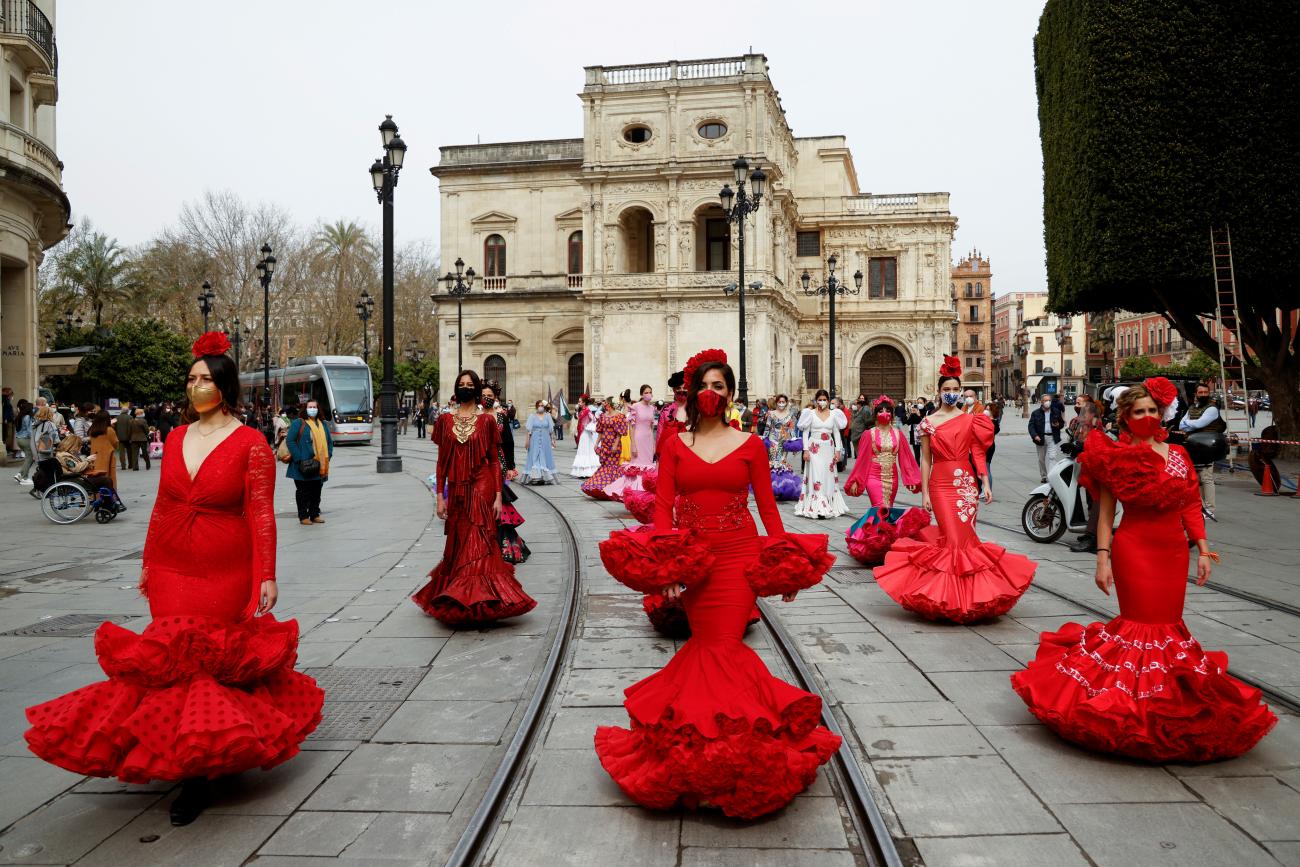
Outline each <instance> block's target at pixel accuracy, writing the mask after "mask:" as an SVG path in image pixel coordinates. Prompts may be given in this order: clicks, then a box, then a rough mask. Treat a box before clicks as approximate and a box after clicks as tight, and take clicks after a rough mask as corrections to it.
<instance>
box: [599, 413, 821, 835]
mask: <svg viewBox="0 0 1300 867" xmlns="http://www.w3.org/2000/svg"><path fill="white" fill-rule="evenodd" d="M751 485H752V486H753V490H754V497H755V500H756V501H757V503H758V510H759V514H760V516H761V517H762V519H763V526H764V528H765V529H766V530H767V532H768V535H769V536H777V535H783V534H784V528H783V527H782V524H781V516H780V514H779V513H778V512H777V510H776V500H775V499H774V498H773V497H772V477H771V474H770V472H769V470H768V462H767V451H766V449H764V448H763V445H762V443H761V441H760V440H759V439H758V437H755V436H751V437H749V438H748V439H747V440H746V441H745V444H744V445H742V446H741V447H739V448H738V449H736V450H735V451H733V452H732V453H731V454H729V455H727V456H726V457H724V458H723V459H722V460H720V461H718V462H717V463H713V464H711V463H708V462H706V461H704V460H703V459H702V458H700V457H699V456H698V455H696V454H695V453H694V452H693V451H691V450H690V449H689V448H687V447H686V445H685V443H683V442H682V440H681V438H680V437H678V438H676V439H672V440H664V441H662V442H661V444H660V452H659V482H658V488H657V491H656V497H657V499H656V509H655V526H656V527H672V526H673V504H674V501H676V503H677V521H678V525H679V526H680V527H683V528H690V529H694V530H695V531H697V532H699V533H700V534H701V535H702V537H703V539H704V541H705V542H706V544H707V547H708V550H709V552H710V553H711V554H712V555H713V557H714V558H715V561H714V565H713V568H712V570H711V571H710V572H709V574H708V576H707V577H706V578H704V579H702V580H701V581H699V582H697V583H694V584H692V585H691V587H690V589H688V590H686V591H685V592H684V593H683V599H684V601H685V606H686V612H687V615H688V617H689V618H690V626H691V638H690V640H689V641H687V642H686V643H685V644H684V645H682V647H681V649H680V650H678V651H677V654H676V655H675V656H674V657H673V658H672V659H671V660H670V661H669V663H668V664H667V665H666V666H665V667H664V668H663V670H662V671H659V672H656V673H655V674H652V675H650V676H649V677H647V678H646V679H645V680H642V681H641V682H639V683H636V684H633V685H632V686H630V687H628V688H627V689H626V690H625V694H626V696H627V700H626V701H625V702H624V703H623V704H624V707H625V708H626V709H627V713H628V716H629V717H630V718H631V722H632V725H631V728H630V729H625V728H617V727H613V726H602V727H601V728H599V729H597V731H596V738H595V742H596V753H597V755H598V756H599V757H600V763H601V764H602V765H603V766H604V767H605V770H606V771H607V772H609V775H610V776H611V777H613V778H614V781H615V782H616V783H618V785H619V787H620V788H622V790H623V791H624V792H626V793H627V795H628V796H629V797H631V798H632V799H633V800H635V801H636V802H637V803H639V804H642V805H643V806H646V807H650V808H653V809H670V808H672V807H674V806H675V805H678V804H680V805H683V806H686V807H695V806H702V805H711V806H714V807H718V808H720V809H721V810H722V811H723V812H724V813H726V814H727V815H729V816H738V817H741V818H754V817H756V816H762V815H764V814H766V813H770V812H772V811H773V810H778V809H780V808H781V807H783V806H785V805H786V804H787V803H789V802H790V801H791V800H792V799H793V798H794V797H795V796H796V795H797V794H799V792H801V791H803V789H805V788H806V787H808V786H809V785H811V784H812V782H813V781H814V780H815V779H816V776H817V768H818V766H820V765H821V764H823V763H824V762H826V761H828V760H829V759H830V757H831V755H832V754H833V753H834V752H835V750H837V749H839V745H840V739H839V737H838V736H837V735H835V734H833V733H832V732H831V731H830V730H828V729H826V728H825V727H824V726H822V725H821V724H820V719H821V699H820V698H818V697H817V696H815V695H812V694H810V693H807V692H804V691H803V690H800V689H797V688H795V687H793V686H791V685H790V684H788V683H786V682H784V681H782V680H780V679H778V678H775V677H773V676H772V675H771V673H770V672H769V671H768V670H767V666H765V665H764V664H763V661H762V660H761V659H759V657H758V654H756V653H755V652H754V651H753V650H751V649H750V648H748V647H747V646H745V644H744V642H743V641H742V640H741V636H742V635H743V634H744V631H745V625H746V622H747V621H748V620H749V616H750V612H751V611H753V608H754V600H755V593H754V590H753V589H751V587H750V583H749V580H748V578H747V573H748V572H749V571H751V570H752V569H754V568H755V561H756V558H757V554H758V551H759V540H760V538H761V537H760V536H759V535H758V531H757V529H756V527H755V526H754V519H753V518H752V517H750V514H749V509H748V500H749V495H748V489H749V487H750V486H751ZM679 494H680V497H679V496H678V495H679Z"/></svg>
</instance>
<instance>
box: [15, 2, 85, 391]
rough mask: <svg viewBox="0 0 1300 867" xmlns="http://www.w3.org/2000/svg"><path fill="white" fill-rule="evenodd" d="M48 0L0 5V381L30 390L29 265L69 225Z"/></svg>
mask: <svg viewBox="0 0 1300 867" xmlns="http://www.w3.org/2000/svg"><path fill="white" fill-rule="evenodd" d="M53 20H54V0H12V2H11V0H6V2H5V3H4V4H3V7H2V8H0V73H3V79H4V80H5V81H7V82H8V83H9V99H8V100H7V101H0V351H2V353H3V354H2V355H0V383H3V384H4V385H7V386H9V387H11V388H13V390H14V394H15V395H16V396H17V397H26V398H28V399H31V398H32V397H33V396H34V395H35V393H36V384H37V379H38V372H37V359H38V356H39V354H40V334H39V331H38V328H37V321H36V271H37V269H38V268H39V267H40V264H41V260H42V258H44V251H45V250H47V249H49V248H50V247H52V246H53V245H55V244H57V243H58V242H59V241H61V240H63V238H64V237H65V236H66V235H67V233H68V218H69V216H70V213H71V209H70V206H69V204H68V197H67V196H66V195H64V193H63V177H62V171H63V163H61V162H60V161H59V158H58V156H57V155H56V153H55V137H54V104H55V102H57V101H58V98H59V84H58V77H57V76H58V51H57V49H56V47H55V42H54V26H53V24H52V22H53Z"/></svg>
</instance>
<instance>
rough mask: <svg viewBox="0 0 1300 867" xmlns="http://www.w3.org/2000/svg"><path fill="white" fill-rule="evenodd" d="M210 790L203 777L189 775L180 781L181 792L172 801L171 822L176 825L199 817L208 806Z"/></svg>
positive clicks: (188, 822)
mask: <svg viewBox="0 0 1300 867" xmlns="http://www.w3.org/2000/svg"><path fill="white" fill-rule="evenodd" d="M210 799H211V790H210V788H209V786H208V781H207V779H206V778H204V777H191V778H190V779H188V780H186V781H185V782H183V783H181V793H180V794H179V795H177V796H176V800H174V801H172V809H171V817H172V824H173V825H175V826H176V827H178V828H179V827H181V826H183V825H188V824H190V823H191V822H193V821H194V820H195V819H197V818H198V817H199V814H200V813H202V812H203V811H204V810H205V809H206V808H207V806H208V801H209V800H210Z"/></svg>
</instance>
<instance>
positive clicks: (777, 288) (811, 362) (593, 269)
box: [431, 54, 956, 403]
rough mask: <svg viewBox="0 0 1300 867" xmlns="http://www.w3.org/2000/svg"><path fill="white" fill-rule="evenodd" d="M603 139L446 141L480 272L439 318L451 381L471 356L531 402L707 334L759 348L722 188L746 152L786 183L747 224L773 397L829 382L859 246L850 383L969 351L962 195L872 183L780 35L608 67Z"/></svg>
mask: <svg viewBox="0 0 1300 867" xmlns="http://www.w3.org/2000/svg"><path fill="white" fill-rule="evenodd" d="M579 96H580V99H581V103H582V111H583V136H582V138H574V139H559V140H549V141H521V142H509V143H497V144H478V145H462V146H451V147H444V148H442V149H441V158H440V161H439V163H438V165H437V166H435V167H433V168H432V169H431V171H432V173H433V174H434V175H435V176H436V177H437V178H438V180H439V182H440V191H439V196H440V202H441V227H440V233H441V239H440V246H441V255H442V258H443V261H444V263H446V262H451V261H453V260H455V259H456V258H458V257H459V258H461V259H463V260H464V261H465V264H466V266H472V267H474V269H475V271H476V272H477V274H478V280H477V282H476V283H475V286H474V289H473V291H472V292H471V293H470V294H469V295H468V296H466V297H465V298H464V300H463V319H464V333H463V334H458V333H457V331H456V321H457V319H456V313H457V311H456V304H455V301H454V300H453V299H451V298H449V297H447V298H445V299H440V300H439V303H438V304H437V310H436V313H435V318H436V322H437V334H438V352H439V358H440V360H441V362H442V364H441V367H442V382H441V383H440V387H441V394H442V395H444V396H445V395H447V394H449V393H450V392H451V385H452V381H453V377H454V376H455V374H456V370H455V366H456V363H455V359H456V357H457V342H458V341H463V353H464V359H465V365H466V366H468V367H472V368H474V369H477V370H479V371H481V372H483V373H484V374H485V375H487V376H491V377H494V378H497V379H500V380H502V381H503V382H504V384H505V389H506V392H507V394H508V395H509V396H510V397H511V398H513V399H514V400H516V401H523V402H525V403H526V402H528V401H531V400H532V399H534V398H535V397H537V396H544V395H545V394H546V393H547V392H548V391H551V392H556V391H559V390H560V389H563V390H564V391H565V393H566V395H568V396H569V397H572V396H574V395H575V394H577V393H580V392H590V393H592V394H610V393H617V392H621V391H622V390H623V389H625V388H630V389H632V391H633V392H636V391H637V389H638V387H639V386H640V385H641V384H642V383H648V384H650V385H652V386H654V387H655V388H656V390H657V391H658V392H659V394H661V395H662V394H663V393H664V392H665V390H666V385H665V383H666V381H667V379H668V376H669V375H670V374H671V373H672V372H673V371H676V370H679V369H681V367H682V365H683V364H684V363H685V361H686V359H687V358H688V357H689V356H690V355H692V354H693V353H694V352H695V351H697V350H699V349H702V348H705V347H720V348H722V349H725V350H726V351H727V353H728V355H729V356H730V357H731V359H732V361H733V364H734V363H736V362H737V361H738V352H737V350H738V346H739V334H740V323H739V312H738V310H739V308H738V303H737V298H736V295H735V293H734V292H732V293H728V292H726V291H725V290H726V289H727V287H728V286H729V284H735V283H736V282H737V265H738V255H739V250H738V243H737V240H738V238H737V234H738V233H737V231H736V226H735V225H734V224H733V223H731V222H730V221H728V220H727V219H726V214H725V213H724V212H723V210H722V207H721V205H720V203H719V191H720V189H721V188H722V186H723V184H724V183H731V184H734V183H735V179H734V173H733V168H732V165H733V162H734V161H735V160H736V159H737V158H738V157H745V158H747V159H748V160H749V162H750V164H751V169H752V168H756V167H761V168H762V169H763V171H764V172H765V174H766V176H767V183H766V187H767V189H766V191H765V193H764V195H763V197H762V200H761V205H760V207H759V209H758V211H757V212H756V213H755V214H753V215H751V217H750V218H749V220H748V222H747V224H746V229H745V283H746V285H747V286H749V285H752V284H754V283H759V284H761V285H760V286H759V288H757V289H747V290H746V308H745V314H746V315H745V323H744V329H745V332H744V333H745V335H746V348H747V364H746V367H747V374H748V381H749V392H750V397H751V399H753V398H757V397H763V396H770V395H773V394H776V393H778V392H786V393H789V394H792V395H795V394H798V395H802V394H804V393H807V392H808V391H809V390H810V389H813V388H816V387H818V386H825V385H828V384H827V383H826V382H825V381H824V380H825V377H826V371H827V369H828V360H829V359H828V358H827V357H826V345H827V336H828V325H829V323H828V317H827V312H828V310H827V308H828V302H827V299H826V298H825V297H822V296H809V295H806V294H805V293H804V292H803V290H802V288H801V286H800V282H799V277H800V275H801V274H802V272H803V271H804V270H805V269H807V270H808V271H809V272H810V273H811V275H812V277H813V281H812V282H813V284H814V285H817V284H820V283H822V282H823V281H824V279H825V277H826V276H827V273H826V267H825V261H826V259H827V257H828V256H829V255H830V254H832V253H835V254H838V256H839V260H840V264H839V276H843V277H847V278H848V279H849V280H850V282H851V281H852V275H853V273H854V272H855V271H861V272H862V274H863V276H864V280H863V288H862V291H861V294H860V295H857V296H852V295H850V296H846V297H841V298H839V299H838V300H837V304H836V314H837V315H836V329H837V332H838V334H837V340H836V354H837V356H838V357H837V359H836V365H835V367H836V370H837V378H838V379H839V382H838V383H837V385H838V388H839V390H841V391H843V392H846V393H848V392H852V393H855V394H856V393H857V392H858V391H859V390H865V391H868V392H872V393H878V392H880V391H888V392H890V393H897V394H898V395H902V394H917V393H921V392H923V391H928V390H932V389H933V387H934V378H935V372H936V371H937V369H938V365H939V363H940V362H941V360H942V359H941V356H942V354H943V352H944V351H946V350H947V349H948V348H949V343H950V339H951V332H952V300H951V297H950V292H949V289H948V287H946V286H944V283H945V281H947V280H948V279H949V276H950V275H949V273H948V272H949V268H950V263H951V242H952V235H953V231H954V229H955V227H956V218H955V217H954V216H953V215H952V214H951V213H950V212H949V210H948V194H947V193H908V194H898V195H873V194H871V193H866V192H863V191H862V190H861V189H860V187H859V183H858V174H857V169H856V167H855V165H854V162H853V157H852V154H851V153H850V152H849V149H848V147H847V144H846V142H845V139H844V137H843V136H822V137H810V138H806V137H797V136H795V135H794V134H793V132H792V131H791V130H790V127H789V125H788V124H787V122H786V116H785V111H784V109H783V108H782V105H781V101H780V97H779V95H778V94H777V91H776V89H775V87H774V86H773V83H772V80H771V78H770V76H769V70H768V65H767V60H766V58H765V57H764V56H763V55H760V54H749V55H745V56H743V57H733V58H723V59H716V60H700V61H671V62H667V63H661V64H646V65H638V66H617V67H601V66H594V67H588V68H587V69H586V80H585V84H584V87H583V89H582V92H581V93H580V94H579Z"/></svg>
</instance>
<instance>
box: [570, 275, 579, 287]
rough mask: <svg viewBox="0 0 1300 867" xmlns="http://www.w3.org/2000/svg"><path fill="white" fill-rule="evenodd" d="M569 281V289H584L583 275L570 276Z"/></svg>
mask: <svg viewBox="0 0 1300 867" xmlns="http://www.w3.org/2000/svg"><path fill="white" fill-rule="evenodd" d="M568 280H569V288H570V289H581V288H582V275H581V274H570V275H569V277H568Z"/></svg>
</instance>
